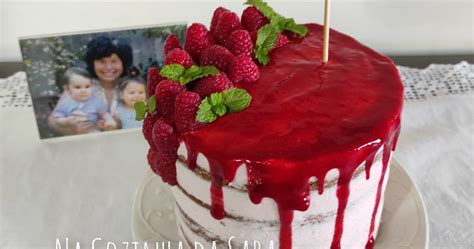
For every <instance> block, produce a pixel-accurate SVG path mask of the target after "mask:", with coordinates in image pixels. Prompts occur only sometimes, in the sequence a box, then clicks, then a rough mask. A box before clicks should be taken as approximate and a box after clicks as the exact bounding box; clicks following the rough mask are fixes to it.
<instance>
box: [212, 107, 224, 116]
mask: <svg viewBox="0 0 474 249" xmlns="http://www.w3.org/2000/svg"><path fill="white" fill-rule="evenodd" d="M212 112H213V113H214V114H216V115H217V116H219V117H222V116H224V115H225V114H226V113H227V108H226V107H225V105H224V104H219V105H215V106H213V107H212Z"/></svg>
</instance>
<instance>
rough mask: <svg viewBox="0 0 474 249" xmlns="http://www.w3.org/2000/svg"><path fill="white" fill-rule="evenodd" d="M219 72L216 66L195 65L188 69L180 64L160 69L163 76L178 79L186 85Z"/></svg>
mask: <svg viewBox="0 0 474 249" xmlns="http://www.w3.org/2000/svg"><path fill="white" fill-rule="evenodd" d="M218 74H219V69H217V68H216V67H214V66H204V67H199V66H196V65H193V66H191V67H190V68H188V69H186V68H185V67H184V66H183V65H180V64H169V65H166V66H164V67H163V68H162V69H161V71H160V75H161V76H163V77H165V78H167V79H170V80H174V81H177V82H179V83H180V84H181V85H186V84H188V83H189V82H191V81H193V80H196V79H199V78H204V77H207V76H210V75H218Z"/></svg>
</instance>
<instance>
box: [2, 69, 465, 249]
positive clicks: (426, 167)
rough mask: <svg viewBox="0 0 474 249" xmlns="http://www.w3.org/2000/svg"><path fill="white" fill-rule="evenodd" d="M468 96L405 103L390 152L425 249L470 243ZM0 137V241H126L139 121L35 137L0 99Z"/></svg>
mask: <svg viewBox="0 0 474 249" xmlns="http://www.w3.org/2000/svg"><path fill="white" fill-rule="evenodd" d="M472 79H474V77H473V78H471V80H472ZM1 83H2V82H1V81H0V84H1ZM469 83H470V84H471V88H472V85H473V82H469ZM473 100H474V94H473V91H468V93H465V94H462V95H452V96H437V97H431V98H427V99H425V100H412V101H406V102H405V106H404V111H403V117H402V132H401V135H400V139H399V144H398V148H397V151H396V154H395V157H396V158H397V159H398V160H399V162H400V163H401V164H402V165H403V166H404V167H405V169H406V170H407V171H408V173H409V174H410V175H411V177H412V178H413V179H414V181H415V183H416V184H417V185H418V187H419V189H420V191H421V193H422V196H423V198H424V201H425V205H426V208H427V210H428V218H429V225H430V248H473V247H474V234H473V230H474V229H473V221H474V211H473V204H474V203H473V196H474V188H473V187H474V186H473V185H474V184H473V180H474V170H473V169H474V166H473V165H474V158H473V152H474V150H473V149H474V137H473V136H474V135H473V134H474V123H473V117H474V115H473V114H474V102H473ZM0 138H1V140H0V141H1V142H0V248H2V249H3V248H25V249H26V248H28V249H39V248H41V249H42V248H45V249H46V248H48V249H50V248H55V242H56V239H57V238H59V239H60V240H61V242H62V243H63V246H64V242H65V239H66V237H67V238H68V239H69V242H70V248H74V247H73V246H74V245H75V242H80V244H81V248H90V245H91V241H92V240H93V239H94V238H101V239H102V241H101V242H99V243H98V245H99V247H96V248H104V247H105V246H106V243H107V242H108V241H111V242H114V243H115V244H117V248H125V245H123V244H121V242H131V241H132V232H131V213H132V210H131V208H132V201H133V197H134V193H135V190H136V188H137V186H138V185H139V184H140V182H141V181H142V179H143V177H144V176H145V173H146V170H147V164H146V159H145V158H146V150H147V145H146V142H145V140H144V139H143V138H142V134H141V132H140V131H139V130H138V129H135V130H127V131H119V132H113V133H102V134H94V135H87V136H73V137H68V138H59V139H50V140H43V141H41V140H40V139H39V135H38V131H37V128H36V123H35V118H34V113H33V109H32V108H31V106H27V107H3V108H0ZM100 246H101V247H100ZM63 248H64V247H63ZM132 248H133V247H132Z"/></svg>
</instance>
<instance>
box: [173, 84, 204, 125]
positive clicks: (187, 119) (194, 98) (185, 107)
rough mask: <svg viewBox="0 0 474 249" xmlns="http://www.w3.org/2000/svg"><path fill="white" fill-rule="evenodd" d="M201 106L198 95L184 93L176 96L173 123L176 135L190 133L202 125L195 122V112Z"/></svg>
mask: <svg viewBox="0 0 474 249" xmlns="http://www.w3.org/2000/svg"><path fill="white" fill-rule="evenodd" d="M200 104H201V98H200V97H199V94H197V93H194V92H189V91H184V92H181V93H179V94H178V96H176V102H175V115H174V122H175V126H176V130H177V132H178V133H183V132H186V131H192V130H195V129H197V128H199V127H200V126H201V125H202V124H201V123H199V122H197V121H196V112H197V111H198V108H199V105H200Z"/></svg>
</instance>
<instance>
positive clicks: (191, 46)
mask: <svg viewBox="0 0 474 249" xmlns="http://www.w3.org/2000/svg"><path fill="white" fill-rule="evenodd" d="M212 44H214V38H212V36H211V34H210V33H209V31H208V30H207V28H206V26H204V25H203V24H200V23H193V24H192V25H191V26H189V28H188V30H187V31H186V42H185V44H184V49H185V50H186V51H187V52H188V53H189V54H190V55H191V57H193V59H194V60H196V61H197V60H199V55H200V54H201V52H202V50H204V49H205V48H207V47H209V46H210V45H212Z"/></svg>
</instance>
